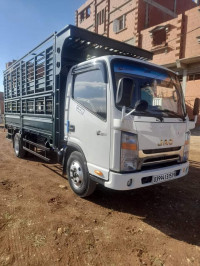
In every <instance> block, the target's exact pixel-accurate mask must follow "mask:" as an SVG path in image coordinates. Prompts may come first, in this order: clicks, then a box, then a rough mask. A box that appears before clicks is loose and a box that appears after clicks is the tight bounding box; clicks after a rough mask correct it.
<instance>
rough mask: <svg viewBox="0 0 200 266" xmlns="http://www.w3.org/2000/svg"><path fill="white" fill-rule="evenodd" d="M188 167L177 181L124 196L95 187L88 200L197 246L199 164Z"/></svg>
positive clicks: (199, 234)
mask: <svg viewBox="0 0 200 266" xmlns="http://www.w3.org/2000/svg"><path fill="white" fill-rule="evenodd" d="M190 164H191V167H190V174H189V175H188V176H187V177H184V178H182V179H180V180H176V181H173V182H168V183H165V184H160V185H156V186H152V187H146V188H143V189H137V190H132V191H128V192H118V191H112V190H109V189H105V188H101V187H99V188H98V189H97V191H96V192H95V193H94V195H92V196H91V197H90V198H89V199H88V200H90V201H92V202H93V203H96V204H98V205H101V206H104V207H106V208H108V209H111V210H115V211H118V212H124V213H128V214H130V215H133V216H137V219H141V220H142V221H143V222H145V223H147V224H149V225H150V226H152V227H154V228H157V229H158V230H160V231H161V232H163V233H165V234H166V235H168V236H170V237H173V238H175V239H177V240H180V241H185V242H187V243H189V244H192V245H198V246H200V163H199V162H194V161H191V162H190ZM138 217H140V218H138Z"/></svg>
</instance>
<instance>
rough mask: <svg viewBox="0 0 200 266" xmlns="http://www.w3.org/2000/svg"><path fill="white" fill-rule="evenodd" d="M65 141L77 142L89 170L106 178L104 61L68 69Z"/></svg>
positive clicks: (107, 134)
mask: <svg viewBox="0 0 200 266" xmlns="http://www.w3.org/2000/svg"><path fill="white" fill-rule="evenodd" d="M72 76H73V77H72V90H71V97H70V105H69V115H68V124H69V130H68V131H69V132H68V141H69V143H70V142H71V143H74V144H76V145H78V146H79V147H80V148H81V149H82V151H83V153H84V155H85V157H86V161H87V166H88V170H89V172H90V174H92V175H96V176H98V174H96V173H95V170H97V171H100V172H101V173H103V175H101V176H98V177H101V178H103V179H105V180H108V172H109V157H110V156H109V155H110V105H109V102H110V93H109V86H108V82H107V73H106V68H105V65H104V63H96V64H93V65H91V66H88V64H87V65H86V67H84V66H83V65H81V68H79V67H78V68H77V67H76V68H75V69H74V70H72Z"/></svg>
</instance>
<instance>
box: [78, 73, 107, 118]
mask: <svg viewBox="0 0 200 266" xmlns="http://www.w3.org/2000/svg"><path fill="white" fill-rule="evenodd" d="M106 94H107V92H106V84H105V83H104V80H103V75H102V72H101V70H92V71H88V72H84V73H80V74H78V75H76V76H75V81H74V91H73V98H74V100H76V101H77V102H78V103H80V104H81V105H82V106H84V107H85V108H86V109H88V110H89V111H90V112H92V113H93V114H95V115H97V116H98V117H99V118H102V119H104V120H106V117H107V107H106V105H107V96H106Z"/></svg>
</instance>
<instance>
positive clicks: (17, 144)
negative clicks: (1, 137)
mask: <svg viewBox="0 0 200 266" xmlns="http://www.w3.org/2000/svg"><path fill="white" fill-rule="evenodd" d="M14 151H15V155H16V156H17V157H19V158H23V157H24V156H25V153H26V151H25V150H24V149H23V143H22V139H21V135H20V134H19V133H16V134H15V137H14Z"/></svg>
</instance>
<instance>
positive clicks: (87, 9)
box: [86, 6, 91, 18]
mask: <svg viewBox="0 0 200 266" xmlns="http://www.w3.org/2000/svg"><path fill="white" fill-rule="evenodd" d="M90 14H91V9H90V6H88V7H87V8H86V18H89V16H90Z"/></svg>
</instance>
